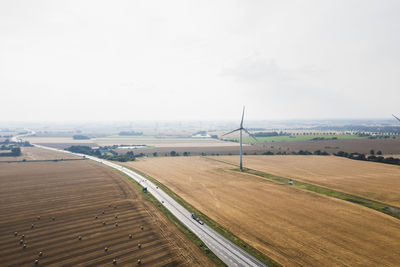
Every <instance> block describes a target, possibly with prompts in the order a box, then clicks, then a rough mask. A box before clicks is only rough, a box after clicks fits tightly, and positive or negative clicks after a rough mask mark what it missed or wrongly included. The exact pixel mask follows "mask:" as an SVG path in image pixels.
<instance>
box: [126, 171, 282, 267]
mask: <svg viewBox="0 0 400 267" xmlns="http://www.w3.org/2000/svg"><path fill="white" fill-rule="evenodd" d="M124 166H125V167H127V168H129V169H131V170H133V171H134V172H137V173H138V174H140V175H142V176H143V177H146V178H147V179H148V180H150V181H152V182H153V183H154V184H155V185H157V186H158V187H159V188H161V189H162V190H164V192H166V193H167V194H168V195H169V196H171V197H172V198H173V199H174V200H175V201H177V202H178V203H179V204H181V205H182V206H183V207H185V208H186V209H187V210H188V211H190V212H191V213H195V214H196V216H197V217H199V218H200V219H201V220H202V221H203V222H204V223H206V224H207V225H209V226H210V227H212V228H213V229H214V230H215V231H217V232H218V233H220V234H221V235H223V236H224V237H225V238H227V239H228V240H230V241H231V242H233V243H234V244H236V245H237V246H239V247H240V248H242V249H243V250H244V251H246V252H247V253H249V254H250V255H252V256H253V257H255V258H257V259H258V260H260V261H261V262H263V263H264V264H266V265H267V266H281V265H280V264H279V263H277V262H275V261H274V260H272V259H271V258H269V257H268V256H266V255H264V254H263V253H261V252H260V251H258V250H257V249H256V248H254V247H252V246H250V245H249V244H247V243H246V242H245V241H243V240H241V239H240V238H239V237H237V236H236V235H234V234H233V233H231V232H230V231H228V230H227V229H225V228H224V227H222V226H221V225H219V224H218V223H217V222H215V221H214V220H212V219H211V218H209V217H208V216H206V215H205V214H203V213H202V212H200V211H199V210H198V209H196V208H195V207H193V206H192V205H190V204H189V203H187V202H186V201H185V200H183V199H182V198H181V197H180V196H178V195H177V194H175V193H174V192H173V191H172V190H170V189H169V188H168V187H167V186H165V185H163V184H162V183H160V182H159V181H157V180H156V179H154V178H153V177H151V176H149V175H147V174H145V173H143V172H141V171H139V170H137V169H135V168H132V167H131V166H127V165H124ZM171 215H172V214H171ZM172 216H173V215H172Z"/></svg>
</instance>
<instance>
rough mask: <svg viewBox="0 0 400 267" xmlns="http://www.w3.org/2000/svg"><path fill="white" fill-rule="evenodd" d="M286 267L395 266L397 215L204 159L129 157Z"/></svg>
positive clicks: (399, 245) (399, 238) (399, 239)
mask: <svg viewBox="0 0 400 267" xmlns="http://www.w3.org/2000/svg"><path fill="white" fill-rule="evenodd" d="M125 165H126V166H132V167H133V168H135V169H138V170H141V171H142V172H144V173H147V174H148V175H150V176H152V177H154V178H156V179H157V180H158V181H160V182H161V183H163V184H164V185H166V186H167V187H169V188H170V189H171V190H172V191H174V192H175V193H177V194H178V195H180V196H181V197H182V198H183V199H184V200H186V201H187V202H188V203H190V204H191V205H193V206H195V207H196V208H198V209H199V210H200V211H201V212H203V213H204V214H206V215H207V216H209V217H210V218H212V219H213V220H215V221H216V222H218V223H219V224H220V225H222V226H223V227H225V228H227V229H228V230H230V231H231V232H232V233H234V234H235V235H237V236H238V237H240V238H241V239H243V240H244V241H246V242H248V243H249V244H251V245H252V246H253V247H255V248H257V249H258V250H260V251H261V252H263V253H265V254H266V255H268V256H269V257H271V258H273V259H274V260H276V261H277V262H279V263H281V264H283V265H285V266H299V265H303V266H337V265H351V266H377V265H388V266H395V265H398V262H399V261H398V259H399V257H400V252H399V251H400V221H399V220H397V219H394V218H392V217H390V216H387V215H385V214H381V213H379V212H376V211H374V210H370V209H368V208H365V207H362V206H359V205H356V204H353V203H349V202H345V201H341V200H337V199H332V198H329V197H326V196H323V195H319V194H315V193H312V192H309V191H304V190H302V189H298V188H296V187H291V186H288V185H283V184H279V183H275V182H269V181H266V180H263V179H259V178H257V177H255V176H252V175H249V174H245V173H239V172H237V171H232V168H233V166H232V165H229V164H225V163H221V162H216V161H214V160H211V159H207V158H202V157H164V158H147V159H140V160H137V161H136V162H129V163H126V164H125Z"/></svg>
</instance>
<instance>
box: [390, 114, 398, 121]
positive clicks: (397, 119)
mask: <svg viewBox="0 0 400 267" xmlns="http://www.w3.org/2000/svg"><path fill="white" fill-rule="evenodd" d="M392 116H393V117H395V118H396V119H397V120H398V121H400V119H399V118H397V117H396V116H395V115H394V114H392Z"/></svg>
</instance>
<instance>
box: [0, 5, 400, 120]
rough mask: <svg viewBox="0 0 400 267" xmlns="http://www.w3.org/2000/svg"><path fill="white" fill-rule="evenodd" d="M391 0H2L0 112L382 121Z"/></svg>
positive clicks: (391, 107)
mask: <svg viewBox="0 0 400 267" xmlns="http://www.w3.org/2000/svg"><path fill="white" fill-rule="evenodd" d="M399 12H400V2H398V1H384V2H382V1H343V0H342V1H316V0H315V1H307V2H304V1H287V2H275V1H274V2H273V1H265V2H264V1H252V2H247V1H168V2H166V1H134V2H132V1H118V2H115V1H113V2H111V1H35V2H30V1H18V2H17V1H2V2H1V3H0V88H1V99H2V101H1V105H0V112H1V114H3V116H1V117H0V121H1V122H13V121H15V122H43V121H44V122H57V121H58V122H59V121H65V122H73V121H74V122H76V121H78V122H83V121H147V120H156V121H196V120H200V121H221V120H228V121H230V122H234V121H238V120H239V119H240V116H241V109H242V106H243V105H246V115H245V118H246V120H248V121H260V120H299V119H303V120H332V118H335V119H376V120H381V119H385V120H386V119H388V120H390V119H391V114H400V108H399V104H398V100H399V99H400V90H399V88H398V84H399V81H400V76H399V75H398V73H399V70H400V53H399V47H400V36H399V35H398V32H399V30H400V17H399V16H398V14H399Z"/></svg>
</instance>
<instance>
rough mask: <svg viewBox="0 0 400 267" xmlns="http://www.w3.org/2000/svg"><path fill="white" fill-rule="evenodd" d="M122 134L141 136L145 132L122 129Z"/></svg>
mask: <svg viewBox="0 0 400 267" xmlns="http://www.w3.org/2000/svg"><path fill="white" fill-rule="evenodd" d="M119 135H121V136H140V135H143V132H135V131H122V132H120V133H119Z"/></svg>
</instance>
